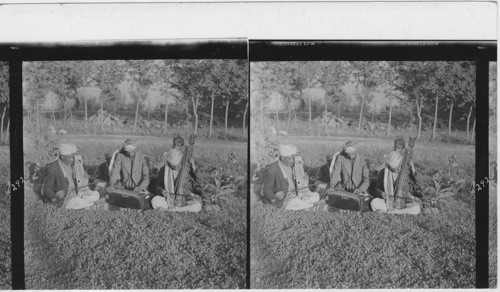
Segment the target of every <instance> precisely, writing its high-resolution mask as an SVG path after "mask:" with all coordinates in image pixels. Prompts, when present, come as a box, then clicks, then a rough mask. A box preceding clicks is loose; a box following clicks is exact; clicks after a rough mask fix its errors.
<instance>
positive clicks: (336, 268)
mask: <svg viewBox="0 0 500 292" xmlns="http://www.w3.org/2000/svg"><path fill="white" fill-rule="evenodd" d="M496 73H497V67H496V42H489V43H488V42H484V43H457V42H455V43H451V42H285V41H282V42H263V41H254V42H252V41H251V42H250V100H251V123H250V128H251V130H250V162H251V166H250V167H251V169H250V175H251V194H250V203H251V207H250V217H251V220H250V221H251V224H250V247H251V248H250V252H251V253H250V258H251V262H250V287H251V288H253V289H265V288H274V289H276V288H287V289H291V288H298V289H303V288H322V289H330V288H336V289H340V288H473V287H484V286H486V287H487V286H489V287H496V286H497V273H496V269H497V263H496V258H497V242H496V238H497V233H496V232H497V231H496V230H497V228H496V226H497V225H496V224H497V223H496V209H497V207H496V206H497V205H496V160H497V157H496V152H497V151H496V149H497V145H496V124H497V122H496V96H497V90H496V84H497V79H496V78H497V76H496Z"/></svg>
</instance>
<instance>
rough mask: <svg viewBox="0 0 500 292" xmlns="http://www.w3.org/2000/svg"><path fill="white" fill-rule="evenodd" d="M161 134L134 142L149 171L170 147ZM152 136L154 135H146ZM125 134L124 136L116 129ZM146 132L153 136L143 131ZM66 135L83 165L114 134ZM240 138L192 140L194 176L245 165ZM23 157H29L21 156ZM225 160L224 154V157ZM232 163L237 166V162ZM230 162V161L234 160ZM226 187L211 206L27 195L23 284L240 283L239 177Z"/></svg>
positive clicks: (242, 220) (242, 222)
mask: <svg viewBox="0 0 500 292" xmlns="http://www.w3.org/2000/svg"><path fill="white" fill-rule="evenodd" d="M170 134H171V136H169V137H168V140H167V142H165V140H160V139H158V140H157V141H158V142H147V143H141V139H139V142H140V143H139V145H138V151H139V152H141V153H143V154H144V155H146V157H147V158H148V160H149V164H150V169H151V175H152V177H153V178H154V177H155V173H156V174H157V170H158V168H159V167H160V166H161V164H162V161H163V153H164V152H165V151H167V150H168V149H170V147H171V146H170V145H171V139H172V138H173V137H174V136H175V135H176V133H170ZM153 138H154V137H153ZM123 139H125V137H123ZM150 139H152V138H151V137H150ZM90 141H93V139H92V140H90V139H84V140H83V141H75V140H73V142H74V143H75V144H76V145H77V146H78V148H79V151H80V152H81V153H82V157H83V160H84V163H85V164H86V165H85V167H86V169H87V172H88V173H92V170H94V169H95V168H96V167H97V165H99V164H100V163H102V162H103V161H104V155H103V154H104V153H106V152H110V151H112V150H115V149H116V148H117V147H118V146H119V145H120V143H121V142H118V141H116V142H114V143H113V142H109V141H107V142H105V141H103V142H90ZM246 149H247V146H246V144H245V143H237V142H230V141H217V142H213V141H198V142H197V143H196V144H195V151H194V159H195V161H196V164H197V166H198V169H199V170H198V174H199V179H200V180H201V181H202V182H204V183H210V182H211V180H212V179H213V173H214V171H217V170H219V171H220V170H222V169H227V167H228V164H227V163H226V161H227V157H229V156H230V155H231V153H234V156H232V157H234V160H235V161H237V163H232V162H231V164H232V167H233V168H230V169H229V170H228V171H232V172H233V173H234V174H237V176H241V175H242V173H241V169H246V167H247V165H246V157H247V154H246V151H247V150H246ZM26 161H28V159H26ZM227 162H229V161H227ZM236 165H237V166H236ZM234 167H236V169H235V168H234ZM234 182H235V183H236V184H235V186H236V185H237V186H238V188H236V189H233V193H232V195H230V194H225V195H224V199H223V200H220V201H219V202H218V203H219V205H220V206H221V208H220V211H218V212H205V211H202V212H201V213H198V214H178V213H169V212H161V211H154V210H147V211H135V210H130V211H128V212H111V211H103V210H81V211H75V210H65V209H58V208H55V207H53V206H52V205H48V204H43V203H41V202H40V201H38V200H36V199H35V197H34V196H29V194H30V188H29V186H28V187H27V189H26V190H27V194H28V196H27V202H26V204H25V214H26V215H25V228H26V231H25V236H26V237H25V238H26V247H25V250H26V257H25V263H26V287H27V288H28V289H76V288H78V289H146V288H147V289H195V288H198V289H202V288H205V289H223V288H233V289H235V288H244V287H245V270H246V200H245V197H246V189H245V188H246V185H245V184H242V183H241V182H240V181H234Z"/></svg>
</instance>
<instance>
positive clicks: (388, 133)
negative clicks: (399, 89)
mask: <svg viewBox="0 0 500 292" xmlns="http://www.w3.org/2000/svg"><path fill="white" fill-rule="evenodd" d="M391 120H392V100H391V101H389V122H388V123H387V137H389V135H390V134H391Z"/></svg>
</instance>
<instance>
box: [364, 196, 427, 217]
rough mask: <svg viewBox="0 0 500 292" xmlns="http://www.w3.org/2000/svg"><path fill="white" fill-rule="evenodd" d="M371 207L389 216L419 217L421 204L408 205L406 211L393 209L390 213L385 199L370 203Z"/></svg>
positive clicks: (376, 199) (377, 199) (374, 200)
mask: <svg viewBox="0 0 500 292" xmlns="http://www.w3.org/2000/svg"><path fill="white" fill-rule="evenodd" d="M370 206H371V207H372V210H373V211H379V212H383V213H389V214H412V215H417V214H419V213H420V204H418V203H415V204H411V205H410V204H409V205H406V206H407V207H406V208H404V209H392V210H391V211H389V210H388V209H387V205H386V203H385V200H384V199H380V198H375V199H373V200H372V201H371V202H370Z"/></svg>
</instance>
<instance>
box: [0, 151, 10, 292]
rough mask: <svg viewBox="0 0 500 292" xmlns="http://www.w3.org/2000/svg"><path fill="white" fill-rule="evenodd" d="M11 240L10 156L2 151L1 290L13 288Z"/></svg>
mask: <svg viewBox="0 0 500 292" xmlns="http://www.w3.org/2000/svg"><path fill="white" fill-rule="evenodd" d="M11 275H12V273H11V242H10V157H9V153H8V152H7V153H0V290H3V289H12V278H11Z"/></svg>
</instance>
